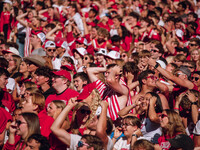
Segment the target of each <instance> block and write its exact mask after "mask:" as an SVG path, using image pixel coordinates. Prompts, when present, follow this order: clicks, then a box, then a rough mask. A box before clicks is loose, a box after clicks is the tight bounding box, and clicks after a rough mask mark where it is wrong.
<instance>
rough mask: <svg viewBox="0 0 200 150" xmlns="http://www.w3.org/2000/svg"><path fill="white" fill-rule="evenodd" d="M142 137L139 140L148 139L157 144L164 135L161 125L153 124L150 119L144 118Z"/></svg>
mask: <svg viewBox="0 0 200 150" xmlns="http://www.w3.org/2000/svg"><path fill="white" fill-rule="evenodd" d="M141 132H142V135H143V136H142V137H139V138H138V140H139V139H146V140H148V141H150V142H152V143H157V141H158V138H159V137H160V136H161V135H162V128H161V127H160V124H158V123H154V122H152V121H151V120H150V119H149V118H144V120H143V121H142V126H141Z"/></svg>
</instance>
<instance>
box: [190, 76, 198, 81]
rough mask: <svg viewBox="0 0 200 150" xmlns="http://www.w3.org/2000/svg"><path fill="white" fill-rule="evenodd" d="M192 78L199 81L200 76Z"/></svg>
mask: <svg viewBox="0 0 200 150" xmlns="http://www.w3.org/2000/svg"><path fill="white" fill-rule="evenodd" d="M191 79H192V80H195V81H198V80H199V77H191Z"/></svg>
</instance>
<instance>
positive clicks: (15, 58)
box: [10, 55, 22, 77]
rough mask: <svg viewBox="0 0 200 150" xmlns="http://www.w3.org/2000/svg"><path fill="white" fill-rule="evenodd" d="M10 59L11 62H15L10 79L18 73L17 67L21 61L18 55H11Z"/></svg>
mask: <svg viewBox="0 0 200 150" xmlns="http://www.w3.org/2000/svg"><path fill="white" fill-rule="evenodd" d="M12 57H13V61H14V62H15V66H16V67H15V69H14V70H13V71H12V74H11V75H10V77H12V76H13V75H14V74H15V73H16V72H18V71H19V66H20V64H21V61H22V59H21V57H20V56H18V55H12Z"/></svg>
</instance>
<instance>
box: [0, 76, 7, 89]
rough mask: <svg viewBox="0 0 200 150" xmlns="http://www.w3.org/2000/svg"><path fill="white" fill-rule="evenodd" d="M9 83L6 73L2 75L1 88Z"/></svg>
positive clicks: (0, 78)
mask: <svg viewBox="0 0 200 150" xmlns="http://www.w3.org/2000/svg"><path fill="white" fill-rule="evenodd" d="M7 83H8V77H7V76H6V75H4V74H2V75H1V76H0V89H4V88H5V87H6V84H7Z"/></svg>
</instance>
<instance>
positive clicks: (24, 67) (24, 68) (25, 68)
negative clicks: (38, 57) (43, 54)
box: [19, 61, 28, 73]
mask: <svg viewBox="0 0 200 150" xmlns="http://www.w3.org/2000/svg"><path fill="white" fill-rule="evenodd" d="M27 71H28V65H27V64H26V63H25V62H24V61H22V62H21V63H20V66H19V72H20V73H25V72H27Z"/></svg>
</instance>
